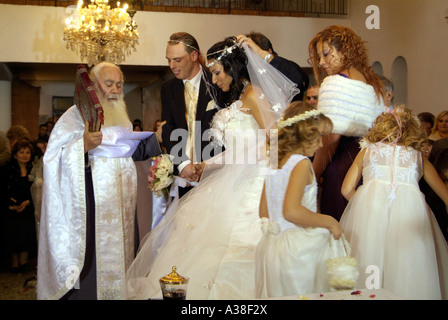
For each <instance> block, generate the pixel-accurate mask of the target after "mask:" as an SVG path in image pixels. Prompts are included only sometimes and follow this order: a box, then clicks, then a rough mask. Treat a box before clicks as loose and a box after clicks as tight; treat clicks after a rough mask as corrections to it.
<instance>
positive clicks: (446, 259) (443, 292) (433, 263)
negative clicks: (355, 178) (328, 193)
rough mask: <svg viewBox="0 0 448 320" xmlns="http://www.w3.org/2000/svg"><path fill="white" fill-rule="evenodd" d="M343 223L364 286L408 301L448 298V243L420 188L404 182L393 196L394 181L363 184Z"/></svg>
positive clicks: (359, 283) (350, 203)
mask: <svg viewBox="0 0 448 320" xmlns="http://www.w3.org/2000/svg"><path fill="white" fill-rule="evenodd" d="M393 195H395V197H394V199H393V200H392V199H390V197H391V196H393ZM341 226H342V228H343V229H344V233H345V235H346V238H347V240H348V241H349V242H350V246H351V249H352V256H354V257H356V258H358V260H359V265H360V276H359V280H358V287H359V288H366V287H368V288H369V287H370V288H371V289H372V288H384V289H387V290H389V291H391V292H392V293H394V294H396V295H398V296H401V297H403V298H406V299H441V298H442V299H447V293H448V291H447V290H448V247H447V243H446V241H445V239H444V237H443V234H442V232H441V231H440V228H439V226H438V224H437V221H436V219H435V217H434V215H433V213H432V212H431V211H430V209H429V207H428V206H427V205H426V202H425V199H424V196H423V194H422V193H421V192H420V190H419V189H418V187H416V186H414V185H400V186H399V187H398V188H397V189H396V191H395V194H394V193H393V192H392V189H391V184H385V183H381V182H371V183H368V184H366V185H362V186H361V187H360V188H358V190H357V191H356V193H355V195H354V196H353V198H352V199H351V200H350V202H349V204H348V205H347V207H346V209H345V211H344V214H343V215H342V217H341Z"/></svg>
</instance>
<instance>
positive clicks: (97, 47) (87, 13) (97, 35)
mask: <svg viewBox="0 0 448 320" xmlns="http://www.w3.org/2000/svg"><path fill="white" fill-rule="evenodd" d="M127 10H128V5H127V4H124V5H123V7H120V2H117V7H116V8H114V9H111V8H110V5H108V0H96V1H95V0H91V4H89V5H88V6H87V7H83V1H82V0H79V2H78V5H77V7H76V9H75V10H74V12H73V13H72V15H71V16H70V17H68V18H67V19H66V20H65V24H66V27H65V29H64V41H67V49H71V50H72V51H75V52H79V54H80V56H81V60H82V61H84V60H85V59H87V63H88V65H89V66H92V65H95V64H97V63H99V62H102V61H107V62H112V63H114V64H120V63H121V62H123V61H124V60H125V57H126V56H128V55H130V54H131V53H132V51H136V46H137V45H138V32H137V24H136V23H135V21H134V20H133V17H134V14H135V12H136V11H135V10H129V11H130V13H128V12H127Z"/></svg>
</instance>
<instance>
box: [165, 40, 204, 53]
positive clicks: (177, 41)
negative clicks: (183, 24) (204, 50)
mask: <svg viewBox="0 0 448 320" xmlns="http://www.w3.org/2000/svg"><path fill="white" fill-rule="evenodd" d="M170 42H176V43H181V44H183V45H184V46H186V47H189V48H190V49H193V50H194V51H197V52H199V49H198V48H195V47H193V46H190V45H189V44H187V43H185V42H183V41H180V40H168V43H170Z"/></svg>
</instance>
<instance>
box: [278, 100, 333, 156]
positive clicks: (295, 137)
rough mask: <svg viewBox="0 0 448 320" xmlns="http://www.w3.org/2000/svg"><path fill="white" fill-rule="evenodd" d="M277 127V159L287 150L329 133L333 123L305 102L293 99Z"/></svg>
mask: <svg viewBox="0 0 448 320" xmlns="http://www.w3.org/2000/svg"><path fill="white" fill-rule="evenodd" d="M321 123H323V124H324V130H323V132H321V131H320V127H321ZM278 127H279V131H278V159H279V160H281V159H282V158H283V157H284V156H285V155H286V154H287V153H289V152H294V151H295V150H297V149H298V148H301V147H303V146H308V145H312V144H314V143H318V141H319V139H320V137H321V135H326V134H329V133H331V131H332V130H333V123H332V122H331V120H330V118H328V117H327V116H325V115H324V114H323V113H322V112H320V111H318V110H317V109H316V108H314V107H313V106H311V105H310V104H308V103H307V102H302V101H295V102H292V103H291V104H290V105H289V106H288V108H287V109H286V110H285V113H284V114H283V117H282V119H281V120H280V121H279V124H278Z"/></svg>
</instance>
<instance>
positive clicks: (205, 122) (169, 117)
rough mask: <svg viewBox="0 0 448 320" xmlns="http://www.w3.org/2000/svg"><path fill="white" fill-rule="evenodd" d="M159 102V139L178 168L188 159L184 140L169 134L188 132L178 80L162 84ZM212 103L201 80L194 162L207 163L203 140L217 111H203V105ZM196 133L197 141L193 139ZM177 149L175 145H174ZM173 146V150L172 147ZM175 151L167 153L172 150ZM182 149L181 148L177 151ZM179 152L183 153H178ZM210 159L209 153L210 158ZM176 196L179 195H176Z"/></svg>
mask: <svg viewBox="0 0 448 320" xmlns="http://www.w3.org/2000/svg"><path fill="white" fill-rule="evenodd" d="M205 72H206V75H207V77H208V79H210V80H211V78H212V77H211V74H210V73H209V72H207V71H205ZM210 82H211V81H210ZM161 100H162V121H166V123H165V124H164V125H163V129H162V139H163V143H164V144H165V146H166V149H167V152H168V153H170V154H171V155H173V156H174V157H175V159H174V162H175V164H179V163H181V162H182V161H185V160H188V159H189V157H188V155H186V154H185V147H186V143H187V136H185V135H184V136H183V137H181V136H179V135H175V136H171V133H172V132H173V131H174V130H175V129H184V130H185V131H184V132H185V133H186V132H188V125H187V120H186V115H185V113H186V107H185V95H184V83H183V81H182V80H180V79H177V78H173V79H170V80H168V81H166V82H164V83H163V84H162V89H161ZM211 100H212V98H211V96H210V95H209V93H208V92H207V87H206V84H205V82H204V79H201V84H200V87H199V94H198V103H197V109H196V121H200V123H201V125H200V130H199V128H198V126H196V134H195V141H197V142H199V141H201V143H200V144H199V143H195V151H194V152H195V155H196V159H197V160H198V161H203V160H207V159H208V158H210V152H205V154H202V151H203V150H204V148H205V147H206V146H207V145H208V144H209V139H208V136H204V131H206V130H207V129H209V128H210V123H211V121H212V119H213V116H214V115H215V113H216V111H217V109H216V108H213V109H212V110H208V111H206V109H207V105H208V104H209V102H210V101H211ZM199 133H200V135H201V136H200V137H198V136H197V135H198V134H199ZM179 143H180V144H181V145H177V144H179ZM176 145H177V146H176ZM174 146H176V148H175V149H174V150H173V151H174V152H171V151H172V149H173V147H174ZM180 146H182V148H180ZM180 150H182V151H183V152H180ZM182 153H183V154H182ZM211 155H213V153H212V154H211ZM177 173H178V172H177V165H176V166H175V174H177ZM179 195H180V196H181V195H182V192H181V191H179Z"/></svg>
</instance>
